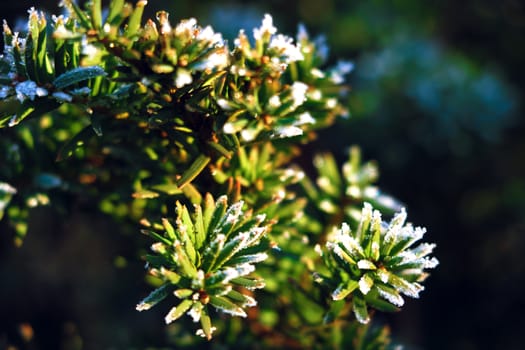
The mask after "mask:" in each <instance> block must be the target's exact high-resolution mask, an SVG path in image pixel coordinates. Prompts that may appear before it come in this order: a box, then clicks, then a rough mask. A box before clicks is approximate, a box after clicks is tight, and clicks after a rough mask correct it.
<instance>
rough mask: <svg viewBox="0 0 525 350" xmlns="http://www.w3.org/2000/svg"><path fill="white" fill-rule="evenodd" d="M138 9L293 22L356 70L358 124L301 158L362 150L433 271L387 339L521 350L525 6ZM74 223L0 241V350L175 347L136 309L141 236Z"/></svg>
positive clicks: (284, 3) (338, 3) (382, 1)
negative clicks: (421, 234) (430, 254)
mask: <svg viewBox="0 0 525 350" xmlns="http://www.w3.org/2000/svg"><path fill="white" fill-rule="evenodd" d="M57 2H58V0H50V1H28V0H17V1H2V2H0V17H3V18H5V19H7V20H8V21H9V23H10V24H11V25H12V27H17V25H20V23H23V22H21V21H20V19H23V20H25V16H26V14H27V13H26V10H27V9H28V8H29V7H31V6H35V7H37V8H39V9H44V10H46V11H50V12H52V13H60V10H59V9H58V7H57ZM147 9H148V11H149V15H150V16H154V13H155V11H156V10H158V9H166V10H168V11H169V12H170V13H171V19H172V20H173V21H176V20H179V19H181V18H187V17H196V18H197V19H198V20H199V23H200V24H202V25H207V24H211V25H212V26H213V27H214V29H216V30H217V31H221V32H223V33H224V34H225V37H230V38H233V37H234V36H235V35H236V34H237V32H238V30H239V29H240V28H247V29H249V28H253V27H254V26H258V25H259V23H260V21H261V19H262V16H263V15H264V14H265V13H270V14H272V15H273V17H274V22H275V24H276V26H277V27H278V28H279V30H280V31H282V32H285V33H287V34H289V35H294V33H295V32H296V30H297V24H298V23H303V24H305V25H306V27H307V28H308V30H309V32H310V34H311V35H312V36H316V35H324V36H325V37H326V42H327V44H328V45H329V47H330V48H331V51H330V57H331V59H332V61H333V62H336V61H337V60H338V59H349V60H352V61H353V62H354V63H355V71H354V72H353V73H352V74H351V76H350V81H349V83H350V85H351V86H352V91H351V94H350V99H349V108H350V111H351V113H352V116H351V118H350V119H349V120H348V121H345V122H342V123H339V124H338V125H337V126H336V127H334V128H331V129H328V130H324V131H323V132H322V133H321V134H320V137H319V139H318V140H317V141H315V143H314V144H312V145H311V146H309V148H308V151H311V152H314V151H319V150H331V151H333V152H334V153H335V155H336V156H337V157H338V158H339V159H340V160H343V159H345V158H346V150H347V148H348V146H350V145H352V144H358V145H360V146H361V147H362V151H363V154H364V157H365V158H367V159H375V160H377V162H378V164H379V166H380V171H381V179H380V187H382V188H383V190H384V191H385V192H388V193H390V194H392V195H394V196H395V197H397V198H399V199H400V200H401V201H402V202H403V203H404V204H405V205H406V207H407V209H408V212H409V215H410V217H411V220H412V221H413V222H414V223H415V224H416V225H422V226H426V227H427V229H428V232H429V233H428V234H427V236H426V237H427V239H428V240H429V241H434V242H437V243H438V249H437V251H436V256H438V257H439V259H440V261H441V265H440V266H439V268H438V269H436V270H435V271H433V273H432V276H431V277H430V279H429V280H428V281H427V282H426V287H427V290H426V291H425V292H424V293H422V298H421V300H410V301H408V302H407V305H406V306H405V307H404V310H403V312H401V313H398V314H395V315H389V316H388V317H387V321H388V322H390V324H391V325H392V330H393V337H394V340H395V341H398V342H400V343H403V344H405V349H428V350H433V349H436V350H438V349H439V350H442V349H454V350H455V349H457V350H471V349H472V350H474V349H511V350H512V349H516V350H517V349H523V348H524V347H525V334H524V332H523V331H524V330H525V321H524V319H525V317H524V311H525V307H524V306H525V305H524V304H525V303H524V300H523V296H524V295H525V287H524V286H525V118H524V111H525V109H524V104H523V102H522V101H524V99H523V98H524V97H525V85H524V82H525V68H524V64H525V3H523V2H522V1H519V0H500V1H491V0H478V1H476V0H465V1H455V0H441V1H418V0H405V1H403V0H366V1H365V0H356V1H348V0H323V1H318V0H269V1H264V2H261V1H248V0H246V1H208V0H199V1H182V0H170V1H161V0H150V1H149V4H148V7H147ZM17 23H18V24H17ZM22 25H23V24H22ZM1 157H2V155H1V154H0V166H2V165H1ZM72 212H73V215H71V216H70V217H68V218H67V220H66V221H64V220H63V219H60V220H58V217H59V216H58V214H57V213H54V212H53V211H52V210H48V209H41V210H36V211H35V212H34V213H32V218H31V220H32V222H34V223H37V224H36V225H33V227H31V228H30V231H29V233H28V237H27V238H26V241H25V243H24V245H23V246H22V247H21V248H15V247H14V246H13V245H12V243H11V239H12V237H9V236H7V234H5V233H4V232H2V233H0V349H3V348H7V347H8V345H9V344H11V345H16V346H17V347H18V348H20V349H78V348H79V346H80V345H82V348H83V349H128V348H134V349H145V348H147V346H151V347H155V346H162V345H165V344H169V337H170V336H176V334H170V333H169V332H168V334H167V335H166V334H165V332H164V330H163V329H160V330H159V327H160V328H162V326H160V325H161V324H162V323H161V322H159V320H161V318H162V315H161V313H162V310H156V311H151V312H150V313H149V314H148V313H146V314H137V313H136V311H134V305H135V304H136V302H137V300H140V298H141V297H142V296H143V295H144V293H145V290H146V289H145V287H144V282H143V281H142V279H141V276H142V275H143V266H142V263H141V262H140V260H139V257H138V256H137V252H136V251H135V249H134V244H132V243H130V237H133V235H136V233H134V232H119V227H120V226H119V225H118V223H114V222H111V221H109V220H107V218H106V217H104V216H103V215H101V214H98V213H96V212H91V211H90V210H87V209H86V208H84V207H83V206H82V204H81V203H80V204H78V207H77V208H74V210H73V211H72ZM0 231H3V230H2V226H1V225H0Z"/></svg>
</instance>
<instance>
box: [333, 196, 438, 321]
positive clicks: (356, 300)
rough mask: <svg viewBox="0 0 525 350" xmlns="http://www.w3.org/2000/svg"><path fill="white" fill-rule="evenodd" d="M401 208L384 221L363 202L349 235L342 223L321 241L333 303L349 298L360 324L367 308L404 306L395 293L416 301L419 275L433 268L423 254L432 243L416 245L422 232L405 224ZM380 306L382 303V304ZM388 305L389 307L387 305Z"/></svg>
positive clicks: (365, 318) (429, 250)
mask: <svg viewBox="0 0 525 350" xmlns="http://www.w3.org/2000/svg"><path fill="white" fill-rule="evenodd" d="M406 218H407V214H406V211H405V209H402V210H401V211H400V212H399V213H397V214H396V215H395V216H394V217H393V218H392V220H391V221H390V222H389V223H386V222H384V221H382V219H381V214H380V212H379V211H377V210H374V209H373V208H372V206H371V205H370V204H369V203H365V204H364V206H363V209H362V211H361V220H360V222H359V224H358V226H357V229H356V230H355V231H352V230H351V229H350V227H349V226H348V225H347V224H346V223H343V224H342V226H341V228H340V229H339V230H337V231H336V232H335V233H334V234H332V236H331V237H329V239H328V241H327V243H326V249H327V250H328V252H329V253H330V254H323V257H325V256H328V260H326V261H327V263H328V266H329V267H330V268H331V269H332V271H333V272H334V273H333V275H334V277H333V282H334V284H336V285H337V288H336V289H335V290H334V291H333V292H332V298H333V299H334V300H342V299H345V298H346V297H347V296H349V295H352V304H353V311H354V313H355V315H356V319H357V320H359V321H360V322H361V323H367V322H368V320H369V317H368V312H367V307H366V306H367V304H368V305H370V306H372V307H376V308H378V309H381V310H387V311H388V310H392V311H393V310H395V308H396V307H401V306H402V305H403V304H404V300H403V297H402V296H401V294H403V295H405V296H408V297H411V298H418V297H419V292H421V291H422V290H423V289H424V287H423V286H422V285H421V284H420V283H421V282H423V280H424V279H425V278H426V277H427V276H428V274H427V273H426V272H425V271H424V270H425V269H431V268H434V267H436V266H437V265H438V263H439V262H438V260H437V259H436V258H434V257H432V258H430V257H429V255H430V254H431V253H432V251H433V249H434V248H435V244H429V243H421V244H419V245H417V246H415V247H414V246H413V245H414V244H415V243H416V242H417V241H419V240H420V239H421V238H422V237H423V235H424V233H425V229H424V228H421V227H416V228H414V227H413V226H412V224H410V223H407V222H406ZM385 302H386V303H385ZM388 304H390V305H392V307H390V306H388Z"/></svg>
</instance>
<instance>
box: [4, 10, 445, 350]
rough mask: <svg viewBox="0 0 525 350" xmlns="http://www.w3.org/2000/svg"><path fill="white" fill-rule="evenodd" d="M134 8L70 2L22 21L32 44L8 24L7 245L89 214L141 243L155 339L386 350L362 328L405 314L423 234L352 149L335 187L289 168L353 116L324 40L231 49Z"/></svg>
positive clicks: (347, 67) (254, 37)
mask: <svg viewBox="0 0 525 350" xmlns="http://www.w3.org/2000/svg"><path fill="white" fill-rule="evenodd" d="M146 4H147V1H145V0H139V1H137V2H136V3H134V4H131V3H127V2H125V1H124V0H112V1H110V2H109V4H108V8H107V9H103V6H102V3H101V0H92V1H89V2H87V3H86V5H85V7H81V6H79V5H78V4H77V3H75V2H74V1H73V0H64V1H62V5H63V6H64V10H65V14H64V15H61V16H52V17H50V16H47V15H46V14H43V13H39V12H38V11H36V10H34V9H31V10H30V11H29V19H28V26H27V32H23V33H17V32H13V31H12V30H11V29H10V27H9V25H8V24H7V23H5V22H4V24H3V31H4V43H5V46H4V49H3V54H2V56H1V57H0V97H1V100H0V133H1V134H2V137H1V138H0V147H1V148H2V149H5V150H6V155H7V156H6V161H5V163H4V164H3V165H2V167H1V168H0V219H1V220H6V222H7V223H8V224H9V225H10V227H11V228H12V230H13V232H14V237H15V243H16V244H17V245H21V244H23V239H24V237H25V235H26V233H27V230H28V223H29V221H28V220H29V210H30V209H31V208H33V207H36V206H40V205H56V206H60V205H63V203H62V201H61V198H62V197H63V196H64V194H68V195H69V196H89V197H90V198H91V200H92V201H94V202H96V203H97V206H98V208H99V209H100V210H101V211H102V212H105V213H107V214H110V215H111V216H113V217H114V218H115V219H122V218H126V219H128V220H131V221H132V222H134V223H135V224H136V226H137V232H138V231H141V232H143V233H144V234H146V235H147V236H148V239H150V240H151V242H150V244H151V248H150V251H151V253H150V254H146V255H145V257H144V259H145V260H146V262H147V263H146V270H147V273H148V275H149V277H150V278H149V279H148V281H150V283H151V284H152V287H151V289H152V291H151V292H150V293H149V295H148V294H147V292H146V291H144V294H145V295H146V296H145V298H144V299H143V300H142V301H140V302H139V303H138V305H137V306H136V309H137V310H139V311H144V310H149V309H150V308H152V307H153V306H156V308H161V307H162V306H161V305H168V306H167V307H168V308H167V309H166V310H167V313H165V322H166V323H168V324H171V323H180V324H181V325H182V326H184V327H187V328H188V329H193V332H196V334H197V335H201V336H203V337H204V338H206V339H207V340H209V341H212V342H213V341H216V342H218V343H220V344H223V345H224V346H232V347H233V346H235V345H236V344H240V343H239V342H245V343H246V342H248V344H249V342H255V341H257V342H258V343H259V345H260V346H261V347H264V348H266V347H280V346H282V347H287V348H290V347H291V348H294V347H295V348H304V347H312V346H313V345H312V344H316V345H315V346H314V347H316V348H351V349H385V348H387V347H389V346H391V345H389V342H390V341H389V333H388V329H387V328H386V326H381V325H375V326H372V327H370V324H369V323H370V320H371V316H372V313H371V312H370V310H371V309H377V310H380V311H386V312H390V311H398V310H399V309H400V308H401V307H402V306H403V303H404V299H403V297H402V295H404V296H409V297H413V298H417V297H418V296H419V293H420V292H421V291H422V290H423V285H422V282H423V280H424V279H425V278H426V277H427V276H428V273H427V270H428V269H431V268H434V267H436V266H437V265H438V261H437V260H436V258H433V257H430V256H429V255H430V254H431V253H432V250H433V249H434V247H435V245H434V244H428V243H419V244H418V245H415V243H416V242H417V241H419V240H420V239H422V237H423V234H424V233H425V229H424V228H420V227H415V228H414V227H413V226H412V224H410V223H409V222H407V214H406V211H405V209H404V208H403V207H402V205H400V204H399V202H397V201H396V200H395V199H394V198H392V197H391V196H389V195H386V194H384V193H383V192H381V191H380V190H379V189H378V188H377V187H376V185H375V184H374V183H375V182H376V181H377V178H378V171H377V166H376V165H375V163H372V162H368V163H364V164H363V163H362V161H361V154H360V151H359V148H358V147H356V146H353V147H352V148H350V152H349V154H350V157H349V159H348V161H347V162H346V163H344V164H343V165H342V166H341V169H340V168H339V166H338V165H337V162H336V160H335V157H334V156H332V155H331V154H329V153H323V154H317V155H315V156H314V158H313V165H314V169H316V170H317V172H318V177H317V178H314V177H315V176H314V174H307V173H306V172H305V171H303V170H302V169H301V167H300V166H299V165H297V164H296V163H297V162H296V159H298V156H299V155H301V148H302V146H303V145H304V144H306V143H308V142H310V141H312V140H313V139H314V138H315V133H316V131H317V130H319V129H321V128H326V127H329V126H331V125H333V124H334V123H337V122H340V119H341V118H343V119H344V118H347V117H348V116H349V112H348V111H347V109H346V107H345V101H344V97H345V95H346V94H347V93H348V90H349V89H348V87H347V86H346V85H345V79H346V75H347V74H348V73H350V71H351V70H352V69H353V66H352V64H351V63H350V62H346V61H340V62H338V63H337V64H336V65H335V66H334V67H330V66H327V64H326V62H327V58H328V57H327V56H328V54H327V52H328V50H327V47H326V46H325V44H324V41H323V40H322V39H311V38H310V36H309V35H308V33H307V31H306V29H305V28H304V27H302V26H300V27H299V32H298V34H297V37H296V38H292V37H289V36H286V35H284V34H280V33H278V31H277V28H276V27H275V26H274V23H273V20H272V17H271V16H270V15H265V16H264V18H263V19H262V23H261V25H260V26H259V27H257V28H255V29H253V31H251V32H250V31H245V30H241V31H240V32H239V34H238V36H237V37H236V38H235V40H234V41H233V43H231V44H229V43H227V42H226V41H225V40H224V39H223V37H222V35H221V34H220V33H217V32H215V31H214V30H213V28H211V27H210V26H204V27H203V26H201V25H199V24H198V23H197V21H196V20H195V19H194V18H190V19H184V20H181V21H180V22H178V23H176V24H175V23H173V22H172V21H171V20H170V18H169V15H168V13H167V12H163V11H161V12H158V13H157V16H156V18H155V19H144V18H143V12H144V7H145V6H146ZM36 155H38V156H39V157H40V158H42V159H54V160H56V161H48V162H46V161H37V162H35V161H32V160H33V159H35V158H38V157H37V156H36ZM305 156H308V155H302V159H304V158H305ZM68 164H69V165H68ZM61 203H62V204H61ZM374 208H375V209H374ZM383 217H386V219H384V218H383ZM388 218H390V219H388ZM137 278H140V276H137ZM157 304H158V305H159V306H157ZM184 315H188V316H189V318H185V317H183V316H184ZM137 317H138V318H140V314H137ZM237 317H241V318H244V321H243V322H242V323H240V324H239V323H237V321H236V319H237ZM187 320H190V321H193V322H186V321H187ZM194 323H197V324H198V326H196V325H195V324H194ZM160 326H161V324H159V327H160ZM261 336H262V340H261V339H260V337H261ZM199 341H200V340H199V338H198V337H195V340H194V341H193V342H190V343H189V345H190V346H199V345H198V344H200V343H199ZM236 342H237V343H236ZM185 344H186V345H188V343H187V342H186V343H185Z"/></svg>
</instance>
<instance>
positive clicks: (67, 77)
mask: <svg viewBox="0 0 525 350" xmlns="http://www.w3.org/2000/svg"><path fill="white" fill-rule="evenodd" d="M105 75H106V72H105V71H104V69H103V68H102V67H98V66H91V67H78V68H74V69H72V70H70V71H68V72H66V73H64V74H62V75H60V76H59V77H57V78H56V79H55V81H53V85H55V87H56V88H57V89H63V88H65V87H68V86H71V85H73V84H76V83H79V82H81V81H84V80H88V79H92V78H95V77H99V76H105Z"/></svg>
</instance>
